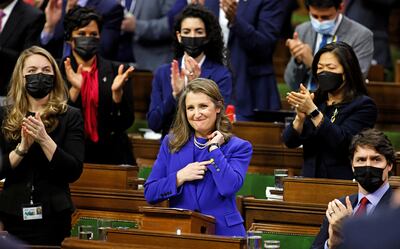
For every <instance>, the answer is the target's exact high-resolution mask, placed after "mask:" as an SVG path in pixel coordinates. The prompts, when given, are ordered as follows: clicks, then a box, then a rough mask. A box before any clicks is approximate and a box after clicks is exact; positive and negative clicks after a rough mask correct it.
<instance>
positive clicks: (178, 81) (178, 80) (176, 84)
mask: <svg viewBox="0 0 400 249" xmlns="http://www.w3.org/2000/svg"><path fill="white" fill-rule="evenodd" d="M184 86H185V74H184V72H183V71H179V63H178V61H177V60H173V61H172V63H171V87H172V95H173V96H174V98H177V96H179V94H180V93H181V92H182V90H183V87H184Z"/></svg>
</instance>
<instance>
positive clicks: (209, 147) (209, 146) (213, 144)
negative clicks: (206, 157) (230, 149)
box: [208, 143, 220, 152]
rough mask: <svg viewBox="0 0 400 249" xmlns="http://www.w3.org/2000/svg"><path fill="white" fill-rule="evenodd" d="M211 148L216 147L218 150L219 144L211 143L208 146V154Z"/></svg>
mask: <svg viewBox="0 0 400 249" xmlns="http://www.w3.org/2000/svg"><path fill="white" fill-rule="evenodd" d="M211 146H217V148H219V147H220V146H219V143H212V144H210V145H208V152H210V149H211Z"/></svg>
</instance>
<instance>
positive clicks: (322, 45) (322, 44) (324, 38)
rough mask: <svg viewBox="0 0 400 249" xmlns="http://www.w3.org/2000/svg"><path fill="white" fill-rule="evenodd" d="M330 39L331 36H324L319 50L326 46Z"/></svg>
mask: <svg viewBox="0 0 400 249" xmlns="http://www.w3.org/2000/svg"><path fill="white" fill-rule="evenodd" d="M329 37H330V35H322V41H321V43H320V44H319V49H321V48H323V47H324V46H325V45H326V43H327V41H328V38H329ZM319 49H318V50H319Z"/></svg>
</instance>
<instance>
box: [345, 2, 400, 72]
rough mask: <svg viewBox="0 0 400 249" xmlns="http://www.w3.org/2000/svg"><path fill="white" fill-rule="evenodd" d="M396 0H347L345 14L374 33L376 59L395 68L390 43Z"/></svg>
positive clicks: (387, 66) (379, 62)
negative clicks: (390, 22)
mask: <svg viewBox="0 0 400 249" xmlns="http://www.w3.org/2000/svg"><path fill="white" fill-rule="evenodd" d="M395 2H396V0H347V3H346V8H345V15H346V16H348V17H349V18H350V19H352V20H354V21H356V22H359V23H361V24H362V25H364V26H365V27H367V28H369V29H370V30H371V31H372V33H374V57H373V58H374V59H375V60H376V61H377V62H378V64H381V65H384V66H385V68H393V65H392V59H391V55H390V46H389V45H390V44H389V34H388V29H389V18H390V12H391V11H392V8H391V7H392V6H393V5H394V3H395Z"/></svg>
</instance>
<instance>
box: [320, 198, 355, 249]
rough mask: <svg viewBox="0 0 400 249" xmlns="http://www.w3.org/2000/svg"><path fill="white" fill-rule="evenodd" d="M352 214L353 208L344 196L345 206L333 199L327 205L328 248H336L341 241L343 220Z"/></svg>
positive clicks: (348, 199)
mask: <svg viewBox="0 0 400 249" xmlns="http://www.w3.org/2000/svg"><path fill="white" fill-rule="evenodd" d="M352 214H353V206H352V205H351V202H350V198H349V197H348V196H346V206H345V205H343V203H341V202H340V201H339V200H337V199H335V200H333V201H331V202H329V204H328V209H327V210H326V218H327V219H328V221H329V228H328V233H329V239H328V245H329V248H336V246H337V245H339V244H340V243H341V241H342V235H341V228H342V224H343V220H344V219H345V218H347V217H349V216H351V215H352Z"/></svg>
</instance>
